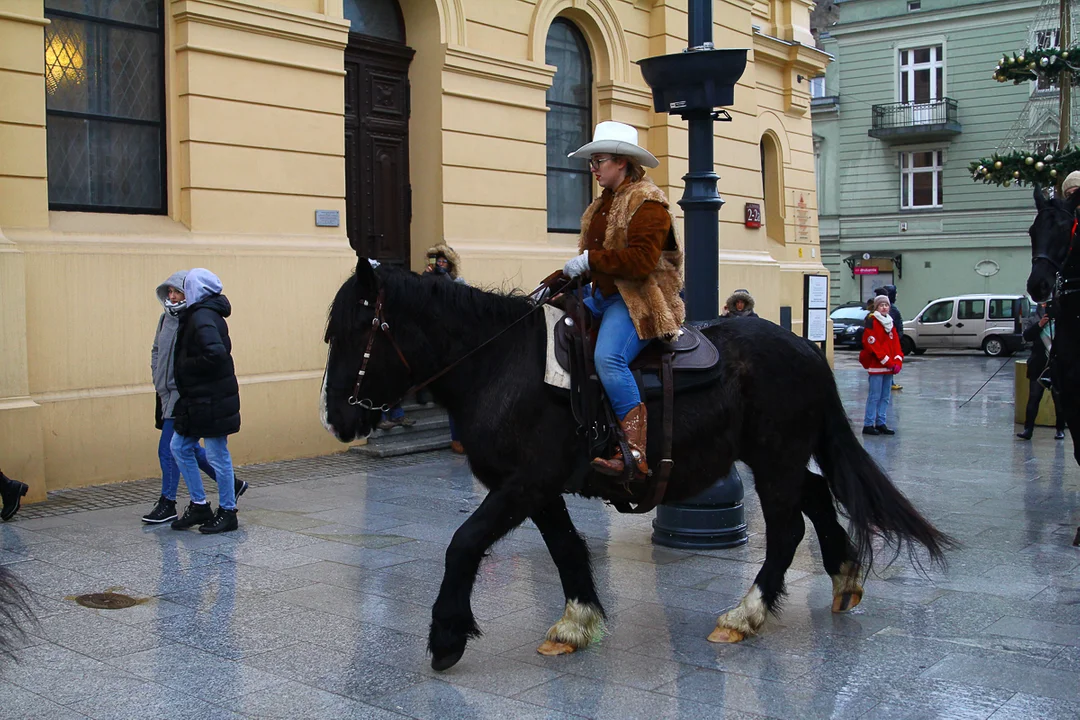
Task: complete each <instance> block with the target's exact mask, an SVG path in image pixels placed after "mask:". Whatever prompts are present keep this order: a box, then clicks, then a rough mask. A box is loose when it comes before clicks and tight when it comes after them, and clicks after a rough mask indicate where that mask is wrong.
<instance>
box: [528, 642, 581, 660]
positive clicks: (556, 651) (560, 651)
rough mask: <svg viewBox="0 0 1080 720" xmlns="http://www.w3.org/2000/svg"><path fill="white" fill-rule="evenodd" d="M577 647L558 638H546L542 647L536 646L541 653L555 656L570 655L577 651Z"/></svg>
mask: <svg viewBox="0 0 1080 720" xmlns="http://www.w3.org/2000/svg"><path fill="white" fill-rule="evenodd" d="M576 651H577V648H576V647H574V646H573V645H571V644H570V643H564V642H559V641H558V640H545V641H544V642H542V643H540V647H538V648H536V652H538V653H540V654H541V655H547V656H548V657H555V656H556V655H569V654H570V653H572V652H576Z"/></svg>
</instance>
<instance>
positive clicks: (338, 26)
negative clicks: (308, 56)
mask: <svg viewBox="0 0 1080 720" xmlns="http://www.w3.org/2000/svg"><path fill="white" fill-rule="evenodd" d="M172 14H173V18H174V19H175V20H176V23H177V24H178V25H179V24H183V23H196V24H200V25H211V26H215V27H220V28H224V29H226V30H232V31H236V32H246V33H251V34H254V35H263V36H266V37H273V38H278V39H282V40H288V41H290V42H300V43H304V44H305V45H316V46H322V47H328V48H333V49H335V50H344V49H345V46H346V45H348V44H349V21H348V20H345V19H344V18H331V17H327V16H325V15H320V14H315V13H306V12H303V11H300V10H291V9H287V8H281V7H277V6H275V7H274V8H273V9H270V8H268V7H265V6H261V5H253V4H251V3H249V2H243V1H242V0H173V2H172Z"/></svg>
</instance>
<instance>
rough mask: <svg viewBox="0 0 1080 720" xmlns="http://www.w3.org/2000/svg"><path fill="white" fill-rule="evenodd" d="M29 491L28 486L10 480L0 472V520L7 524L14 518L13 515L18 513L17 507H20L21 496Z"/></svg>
mask: <svg viewBox="0 0 1080 720" xmlns="http://www.w3.org/2000/svg"><path fill="white" fill-rule="evenodd" d="M29 489H30V486H29V485H27V484H26V483H23V482H19V481H18V480H12V479H11V478H9V477H8V476H7V475H5V474H4V473H2V472H0V498H2V499H3V502H4V505H3V508H0V520H3V521H4V522H7V521H8V520H10V519H11V518H13V517H15V513H17V512H19V507H20V506H21V505H22V499H23V495H25V494H26V491H27V490H29Z"/></svg>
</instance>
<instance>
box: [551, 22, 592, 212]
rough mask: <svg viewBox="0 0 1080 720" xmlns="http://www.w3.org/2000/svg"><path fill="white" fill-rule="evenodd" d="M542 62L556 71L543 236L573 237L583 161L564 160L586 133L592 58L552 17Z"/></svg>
mask: <svg viewBox="0 0 1080 720" xmlns="http://www.w3.org/2000/svg"><path fill="white" fill-rule="evenodd" d="M544 60H545V62H546V63H547V64H548V65H554V66H555V67H557V68H558V71H557V72H556V73H555V81H554V83H553V84H552V85H551V87H550V88H548V91H547V105H548V115H547V217H548V231H549V232H578V231H579V230H580V229H581V213H582V212H584V210H585V207H586V206H587V205H588V204H589V200H590V199H591V197H592V175H591V174H590V173H589V165H588V163H587V162H586V161H585V160H576V159H570V158H568V157H566V155H567V153H571V152H573V151H574V150H577V149H578V148H579V147H581V146H582V145H584V144H585V143H586V142H588V141H589V138H590V134H591V132H592V59H591V58H590V57H589V47H588V45H586V44H585V36H584V35H582V34H581V31H580V30H578V29H577V27H575V26H574V24H573V23H572V22H570V21H569V20H565V19H563V18H555V22H553V23H552V24H551V29H550V30H548V36H547V48H546V51H545V56H544Z"/></svg>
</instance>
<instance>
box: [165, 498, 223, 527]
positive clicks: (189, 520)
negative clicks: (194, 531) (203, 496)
mask: <svg viewBox="0 0 1080 720" xmlns="http://www.w3.org/2000/svg"><path fill="white" fill-rule="evenodd" d="M213 519H214V509H213V508H212V507H210V503H203V504H202V505H197V504H196V503H188V506H187V510H185V511H184V514H183V515H181V516H180V517H178V518H176V519H175V520H173V521H172V529H173V530H187V529H188V528H189V527H195V526H196V525H202V524H203V523H208V522H210V521H211V520H213Z"/></svg>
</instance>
